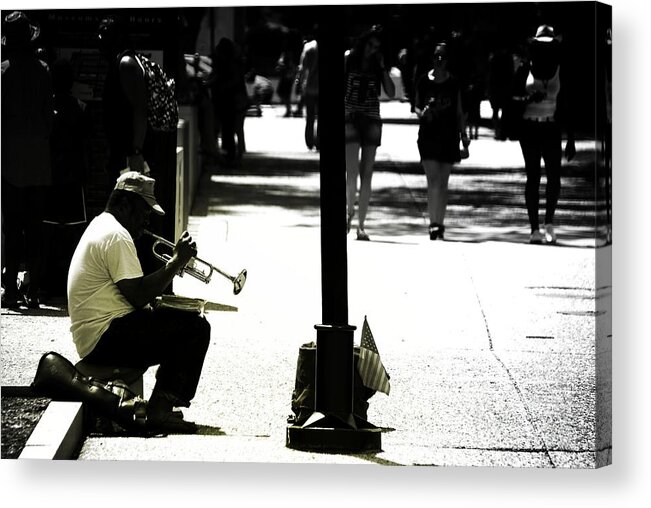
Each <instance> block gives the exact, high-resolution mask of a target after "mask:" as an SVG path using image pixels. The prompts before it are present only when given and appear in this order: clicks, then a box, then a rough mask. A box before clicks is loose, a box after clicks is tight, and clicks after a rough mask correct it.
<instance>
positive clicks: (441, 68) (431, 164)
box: [415, 43, 470, 240]
mask: <svg viewBox="0 0 651 508" xmlns="http://www.w3.org/2000/svg"><path fill="white" fill-rule="evenodd" d="M415 111H416V114H417V115H418V118H419V119H420V128H419V130H418V151H419V153H420V158H421V163H422V165H423V169H424V171H425V175H426V177H427V204H428V210H429V216H430V226H429V237H430V240H436V239H439V238H440V239H441V240H443V234H444V232H445V226H444V221H445V210H446V208H447V205H448V181H449V179H450V172H451V171H452V166H453V164H454V163H456V162H459V161H460V160H461V154H462V152H461V150H460V149H459V140H460V139H461V142H462V143H463V150H464V157H467V149H468V145H470V140H469V139H468V136H467V134H466V131H465V118H464V114H463V111H462V107H461V94H460V91H459V82H458V81H457V79H456V78H455V77H454V76H452V74H450V72H449V71H448V50H447V46H446V45H445V43H439V44H437V45H436V47H435V48H434V54H433V65H432V68H431V69H430V70H429V71H428V72H427V73H425V74H423V75H422V76H421V77H420V79H419V80H418V83H417V85H416V102H415Z"/></svg>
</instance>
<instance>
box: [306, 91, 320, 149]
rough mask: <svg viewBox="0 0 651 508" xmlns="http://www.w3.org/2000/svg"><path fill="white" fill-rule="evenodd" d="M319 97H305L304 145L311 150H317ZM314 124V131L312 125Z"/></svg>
mask: <svg viewBox="0 0 651 508" xmlns="http://www.w3.org/2000/svg"><path fill="white" fill-rule="evenodd" d="M318 115H319V97H318V96H317V95H306V96H305V144H306V145H307V147H308V148H309V149H310V150H311V149H312V147H316V149H317V150H318V149H319V144H320V143H319V123H318V120H317V118H318ZM315 123H316V131H315V128H314V124H315Z"/></svg>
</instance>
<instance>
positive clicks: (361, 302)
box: [2, 103, 612, 468]
mask: <svg viewBox="0 0 651 508" xmlns="http://www.w3.org/2000/svg"><path fill="white" fill-rule="evenodd" d="M399 106H404V107H405V109H406V111H407V113H408V107H409V106H408V104H401V103H391V106H390V107H392V108H395V109H394V111H398V107H399ZM402 114H403V118H404V117H405V116H408V115H405V114H404V113H402ZM281 116H282V115H281V113H279V112H278V111H277V110H276V109H273V108H268V109H266V110H265V112H264V115H263V116H262V117H261V118H247V119H246V123H245V132H246V136H247V149H248V153H247V154H246V156H245V158H244V161H243V164H242V167H240V168H237V169H232V170H216V171H214V172H212V173H205V174H204V175H203V178H202V181H201V183H200V188H199V191H198V195H197V196H196V198H195V203H194V206H193V212H192V214H191V217H190V221H189V225H188V229H189V231H190V232H191V234H192V235H193V236H194V237H195V238H196V240H197V244H198V246H199V257H201V258H202V259H205V260H208V261H210V262H212V263H213V264H215V265H217V266H219V267H220V268H221V269H223V270H225V271H226V272H228V273H231V274H237V273H239V271H240V270H241V269H242V268H246V269H247V270H248V280H247V283H246V285H245V287H244V289H243V290H242V292H241V293H240V294H239V295H237V296H235V295H233V294H232V285H231V283H230V281H228V280H227V279H226V278H223V277H220V276H218V275H217V276H215V278H214V279H213V281H212V282H211V283H210V284H209V285H204V284H202V283H201V282H199V281H196V280H195V279H192V278H190V277H183V278H181V279H177V282H176V283H175V290H176V292H177V293H179V294H182V295H185V296H192V297H197V298H206V299H209V300H211V301H216V302H219V303H223V304H226V305H230V306H234V307H237V311H236V312H209V313H208V314H207V317H208V319H209V321H210V323H211V325H212V331H213V332H212V343H211V346H210V348H209V351H208V355H207V358H206V362H205V366H204V371H203V374H202V378H201V381H200V385H199V390H198V393H197V395H196V397H195V399H194V401H193V404H192V406H191V407H190V408H189V409H188V410H187V411H186V417H187V418H188V419H190V420H193V421H196V422H197V423H198V424H199V425H200V432H199V434H198V435H194V436H167V437H161V438H148V439H144V438H116V437H90V438H88V439H86V441H85V443H84V445H83V447H82V450H81V453H80V456H79V460H163V461H168V460H169V461H216V462H244V463H246V462H256V463H336V464H385V465H391V464H396V465H398V464H399V465H438V466H508V467H546V468H547V467H580V468H592V467H596V466H599V465H604V464H607V463H609V462H610V455H611V449H612V448H611V411H610V408H611V393H612V391H611V380H610V374H611V350H612V344H611V328H612V324H611V294H612V291H611V289H612V283H611V280H610V278H609V277H610V274H609V273H607V272H608V271H607V270H604V273H603V274H601V273H600V274H599V277H595V274H596V273H597V270H603V269H604V268H605V267H610V264H611V262H610V256H611V247H610V246H605V247H599V248H595V247H594V245H595V233H594V224H595V221H594V217H592V219H591V217H590V214H589V213H588V212H586V210H589V209H590V206H592V209H594V203H592V205H590V202H589V201H586V200H583V198H582V197H581V196H582V195H581V192H584V194H585V195H587V196H589V195H590V192H591V191H592V192H593V189H594V188H593V189H587V190H585V189H584V190H583V191H581V189H582V186H581V182H582V181H584V180H585V178H588V177H589V175H588V177H587V176H586V175H583V176H582V175H581V174H580V173H581V171H584V172H585V171H587V172H588V173H589V171H590V168H587V169H586V168H582V167H581V166H576V167H575V168H574V169H573V170H572V171H571V172H570V173H571V174H572V176H571V178H570V179H574V180H576V181H574V180H572V181H573V182H574V183H573V184H571V185H570V187H571V188H572V189H573V191H572V193H571V194H572V195H571V196H570V198H568V201H567V203H566V204H567V207H569V208H570V209H571V210H570V211H567V210H563V209H562V208H563V206H564V204H563V202H561V204H560V209H559V224H560V226H559V228H558V231H559V245H558V246H545V245H542V246H534V245H529V244H527V243H526V239H527V237H528V231H526V230H527V227H526V215H524V212H523V211H522V210H521V209H520V206H519V205H518V204H517V202H516V201H517V200H516V197H518V196H519V191H515V190H514V189H515V188H517V187H518V185H519V183H521V182H522V181H523V180H522V176H521V173H522V171H521V169H519V167H520V166H519V165H520V164H521V162H520V160H519V158H518V157H517V154H518V151H517V150H519V147H517V144H515V143H508V142H507V143H499V142H496V141H494V140H493V139H492V137H491V135H490V133H489V132H482V133H480V134H482V136H481V139H479V140H477V141H473V145H471V154H473V155H471V157H476V161H475V162H474V163H473V162H472V159H470V160H468V163H466V161H464V162H463V163H462V165H464V164H465V166H467V168H466V169H463V168H459V170H458V171H456V170H455V173H456V175H455V176H453V179H452V180H451V183H450V186H451V200H450V204H451V207H450V210H449V216H450V222H449V225H448V228H447V229H446V240H447V241H445V242H440V241H437V242H431V241H430V240H429V238H428V237H427V234H426V225H427V222H426V214H425V210H426V194H425V189H424V187H423V186H424V176H422V174H418V172H417V171H416V169H417V167H418V166H417V162H418V161H417V154H414V153H413V152H414V150H415V148H414V147H415V137H414V133H415V132H416V131H415V130H414V129H416V128H417V127H416V126H415V125H413V124H410V123H409V122H405V123H403V124H401V123H396V124H391V123H390V122H388V124H387V126H386V127H385V130H384V140H383V145H382V147H381V149H380V151H379V152H378V168H379V169H378V171H377V172H376V174H375V175H374V180H373V189H374V191H373V198H372V202H371V207H370V209H369V218H368V221H367V227H366V230H367V232H368V233H369V234H370V236H371V240H372V241H371V242H359V241H355V237H354V230H353V232H351V233H350V235H349V236H348V239H349V241H348V299H349V324H351V325H354V326H357V330H356V332H355V343H356V344H359V342H360V333H361V327H362V322H363V320H364V316H367V317H368V322H369V325H370V327H371V330H372V332H373V335H374V337H375V341H376V343H377V346H378V349H379V352H380V354H381V357H382V360H383V363H384V365H385V367H386V369H387V371H388V372H389V374H390V376H391V393H390V395H389V396H386V395H384V394H382V393H377V394H375V395H374V396H373V397H372V398H371V399H370V400H369V403H370V407H369V412H368V420H369V421H370V422H371V423H373V424H374V425H376V426H378V427H381V428H382V429H383V432H382V452H380V453H374V454H323V453H312V452H303V451H296V450H292V449H289V448H287V447H286V446H285V433H286V428H287V417H288V416H289V415H290V414H291V396H292V390H293V388H294V381H295V372H296V360H297V356H298V351H299V348H300V346H301V345H302V344H304V343H307V342H311V341H315V340H316V332H315V330H314V325H315V324H321V280H320V278H321V271H320V257H321V245H320V230H319V226H320V217H319V214H320V211H319V173H318V153H316V152H308V151H307V149H305V148H304V145H303V143H302V129H303V125H304V124H303V120H302V119H300V118H298V119H290V118H288V119H285V118H282V117H281ZM396 116H398V115H396ZM412 145H413V146H412ZM514 145H515V146H514ZM473 148H474V150H473ZM588 148H589V147H588ZM481 154H483V155H484V156H486V158H487V160H482V161H480V155H481ZM489 155H490V157H488V156H489ZM480 162H481V163H480ZM460 166H461V165H460ZM491 166H493V167H494V168H493V169H492V170H491V168H490V167H491ZM472 168H474V169H472ZM593 169H594V168H593ZM582 179H584V180H582ZM585 181H587V180H585ZM505 187H508V188H509V189H510V190H508V191H505V190H504V188H505ZM454 188H457V189H462V190H463V192H466V194H461V192H462V190H457V191H452V189H454ZM486 189H489V190H490V189H494V190H495V192H489V193H488V194H485V193H483V192H482V191H485V190H486ZM470 190H472V193H471V194H469V193H468V192H469V191H470ZM455 192H459V193H460V194H455ZM495 193H497V194H499V196H498V199H496V200H494V202H493V203H492V204H491V203H486V202H481V201H480V199H481V198H482V197H486V196H493V194H495ZM469 196H473V199H474V201H472V200H468V199H469ZM493 199H495V198H494V196H493ZM464 200H465V201H464ZM489 205H490V206H489ZM563 218H567V223H569V224H570V225H569V226H565V225H564V223H563ZM591 220H592V222H590V221H591ZM591 225H592V226H591ZM353 226H354V225H353ZM591 228H592V229H591ZM448 229H449V234H448ZM601 275H603V277H605V278H603V277H602V276H601ZM2 314H3V315H2V362H3V373H2V385H3V386H7V385H27V384H29V382H31V379H32V377H33V373H34V371H35V367H36V364H37V361H38V358H39V357H40V355H41V354H42V353H43V352H45V351H48V350H56V351H58V352H60V353H62V354H64V355H65V356H67V357H68V358H71V359H75V358H76V354H75V352H74V348H73V347H72V341H71V338H70V336H69V332H68V319H67V316H66V314H65V309H64V308H63V307H61V306H59V307H57V306H52V307H45V308H44V309H43V310H41V311H40V312H23V313H15V312H10V311H7V310H5V309H3V311H2ZM152 371H153V369H150V371H149V372H148V373H147V374H146V376H145V392H146V393H147V392H149V390H151V388H152V386H153V381H154V380H153V372H152Z"/></svg>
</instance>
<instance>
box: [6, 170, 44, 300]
mask: <svg viewBox="0 0 651 508" xmlns="http://www.w3.org/2000/svg"><path fill="white" fill-rule="evenodd" d="M46 195H47V187H43V186H34V187H15V186H13V185H11V184H9V183H8V182H7V181H6V180H4V179H3V180H2V219H3V224H2V229H3V231H4V234H5V252H4V259H3V260H2V262H3V264H4V266H5V268H6V272H5V280H4V283H5V290H6V291H7V296H8V297H14V296H16V295H17V293H18V289H17V287H16V278H17V277H18V269H19V267H20V262H21V261H22V260H23V259H24V260H25V264H26V268H27V269H28V270H29V276H30V283H29V289H28V296H30V297H36V296H37V292H38V290H39V289H40V280H39V277H40V274H41V263H42V256H41V252H42V247H43V214H44V212H45V209H44V208H45V197H46Z"/></svg>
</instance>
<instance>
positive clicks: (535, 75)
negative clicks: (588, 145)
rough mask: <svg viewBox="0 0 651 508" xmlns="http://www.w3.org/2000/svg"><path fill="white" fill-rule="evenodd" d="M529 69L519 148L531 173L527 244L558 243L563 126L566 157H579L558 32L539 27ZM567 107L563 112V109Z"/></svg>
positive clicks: (529, 174) (528, 179) (528, 198)
mask: <svg viewBox="0 0 651 508" xmlns="http://www.w3.org/2000/svg"><path fill="white" fill-rule="evenodd" d="M529 49H530V62H531V70H530V72H529V75H528V76H527V80H526V85H525V91H526V96H525V97H524V102H525V103H526V106H525V108H524V114H523V121H522V126H521V128H520V147H521V149H522V156H523V157H524V164H525V168H526V171H527V183H526V185H525V191H524V196H525V201H526V205H527V213H528V215H529V225H530V226H531V235H530V237H529V243H534V244H539V243H543V241H544V242H545V243H548V244H555V243H556V232H555V231H554V226H553V222H554V214H555V212H556V205H557V204H558V198H559V196H560V193H561V161H562V158H563V152H562V150H563V149H562V135H561V122H560V120H563V123H565V127H566V130H567V143H566V145H565V157H566V159H567V160H568V161H570V160H572V158H573V157H574V155H575V153H576V148H575V144H574V132H573V129H572V126H571V118H570V115H569V114H568V108H567V106H568V104H569V101H568V97H567V93H566V94H565V97H563V95H562V92H563V81H562V76H561V65H560V61H561V43H560V40H559V39H558V38H557V37H556V34H555V33H554V29H553V28H552V27H551V26H549V25H541V26H540V27H539V28H538V30H537V32H536V35H535V37H534V38H533V40H531V41H530V48H529ZM561 106H563V107H561ZM541 158H542V159H543V160H544V161H545V174H546V177H547V185H546V189H545V223H544V229H543V230H542V231H541V230H540V223H539V217H538V213H539V212H538V207H539V197H540V174H541Z"/></svg>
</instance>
